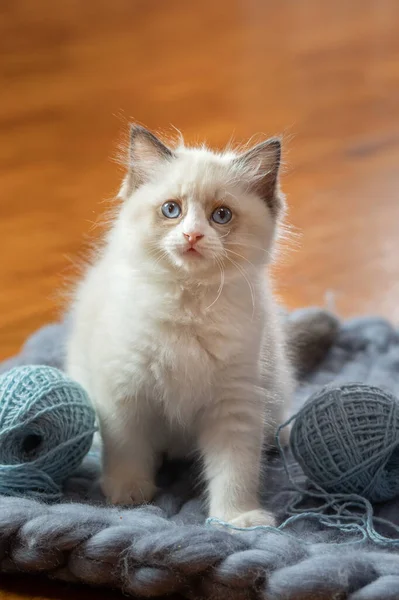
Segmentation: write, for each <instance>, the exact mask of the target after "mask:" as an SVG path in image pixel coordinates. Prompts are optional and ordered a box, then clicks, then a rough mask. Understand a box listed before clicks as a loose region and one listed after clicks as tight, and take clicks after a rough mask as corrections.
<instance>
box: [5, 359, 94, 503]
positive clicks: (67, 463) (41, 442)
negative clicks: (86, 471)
mask: <svg viewBox="0 0 399 600" xmlns="http://www.w3.org/2000/svg"><path fill="white" fill-rule="evenodd" d="M95 430H96V428H95V414H94V410H93V408H92V406H91V404H90V401H89V399H88V397H87V394H86V392H85V391H84V389H83V388H82V387H81V386H80V385H79V384H78V383H75V382H74V381H72V380H71V379H69V378H68V377H67V376H66V375H65V374H64V373H62V372H61V371H59V370H58V369H54V368H52V367H47V366H25V367H16V368H14V369H11V370H10V371H8V372H6V373H5V374H3V375H1V376H0V494H3V495H11V496H30V497H36V498H38V499H42V500H47V501H48V500H56V499H58V498H59V497H60V496H61V492H62V483H63V482H64V481H65V479H66V478H67V477H68V476H69V475H71V474H72V473H73V472H74V471H75V470H76V468H77V467H78V466H79V464H80V463H81V462H82V460H83V458H84V456H85V455H86V454H87V452H88V451H89V450H90V447H91V444H92V440H93V435H94V432H95Z"/></svg>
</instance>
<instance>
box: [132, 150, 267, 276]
mask: <svg viewBox="0 0 399 600" xmlns="http://www.w3.org/2000/svg"><path fill="white" fill-rule="evenodd" d="M235 161H237V157H235V156H233V155H227V154H225V155H217V154H214V153H212V152H210V151H208V150H204V149H187V148H182V149H180V150H178V151H176V152H174V154H173V158H171V159H170V160H161V161H159V163H158V164H157V165H156V169H155V172H153V174H152V175H151V177H150V178H149V180H148V181H146V182H144V183H143V184H142V185H139V186H138V187H137V188H136V189H135V190H133V193H132V194H130V195H129V197H128V201H127V204H126V206H125V210H126V211H127V215H128V219H129V222H130V223H131V227H132V235H133V236H134V240H135V244H136V247H137V245H138V246H139V247H140V249H141V250H142V251H143V252H144V255H145V257H146V259H148V260H149V261H150V262H151V263H153V264H154V265H155V264H157V265H162V266H163V267H166V268H169V269H171V270H173V271H178V272H180V273H184V274H186V275H188V276H190V278H192V279H197V280H208V279H212V278H220V277H221V273H222V272H223V274H224V276H230V277H233V276H239V277H243V276H244V275H243V272H244V274H245V272H247V271H248V269H250V268H251V265H254V266H260V265H263V264H266V263H267V262H268V261H269V257H270V253H271V249H272V243H273V239H274V235H275V227H276V217H275V215H274V214H273V210H272V209H271V208H270V206H268V205H267V203H266V202H265V201H264V200H263V199H262V198H261V197H260V196H259V194H258V193H256V191H255V190H254V188H253V187H251V185H250V182H249V180H248V177H246V175H245V172H244V171H243V166H242V165H240V164H237V162H235Z"/></svg>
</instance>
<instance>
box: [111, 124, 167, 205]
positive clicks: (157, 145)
mask: <svg viewBox="0 0 399 600" xmlns="http://www.w3.org/2000/svg"><path fill="white" fill-rule="evenodd" d="M173 158H174V154H173V152H172V151H171V150H170V149H169V148H168V147H167V146H165V144H164V143H163V142H161V140H160V139H158V138H157V137H156V136H155V135H154V134H153V133H151V132H150V131H148V129H145V128H144V127H141V125H131V126H130V142H129V162H128V172H127V175H126V177H125V179H124V181H123V184H122V188H121V191H120V193H119V196H120V197H121V198H124V199H125V198H127V197H128V196H129V195H130V194H131V193H132V192H133V191H134V190H135V189H137V188H138V187H139V186H140V185H142V184H143V183H146V182H147V181H149V180H150V179H151V177H153V176H154V175H155V174H156V172H157V169H158V168H159V167H160V166H161V165H162V164H163V163H164V162H165V161H170V160H172V159H173Z"/></svg>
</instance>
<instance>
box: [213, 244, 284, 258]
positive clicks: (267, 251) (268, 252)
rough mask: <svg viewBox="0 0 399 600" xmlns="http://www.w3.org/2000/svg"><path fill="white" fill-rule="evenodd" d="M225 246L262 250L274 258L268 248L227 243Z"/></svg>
mask: <svg viewBox="0 0 399 600" xmlns="http://www.w3.org/2000/svg"><path fill="white" fill-rule="evenodd" d="M224 245H225V246H242V247H243V248H255V250H261V251H262V252H264V253H265V254H267V255H268V256H272V253H271V252H270V251H269V250H267V249H266V248H262V247H261V246H254V245H253V244H244V243H242V242H225V243H224Z"/></svg>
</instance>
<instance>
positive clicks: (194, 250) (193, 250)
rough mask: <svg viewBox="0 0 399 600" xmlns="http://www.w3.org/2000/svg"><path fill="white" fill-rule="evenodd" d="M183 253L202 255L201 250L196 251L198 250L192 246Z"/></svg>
mask: <svg viewBox="0 0 399 600" xmlns="http://www.w3.org/2000/svg"><path fill="white" fill-rule="evenodd" d="M184 254H189V255H190V256H202V254H201V252H198V250H196V249H195V248H193V247H192V246H191V248H188V249H187V250H185V252H184Z"/></svg>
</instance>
